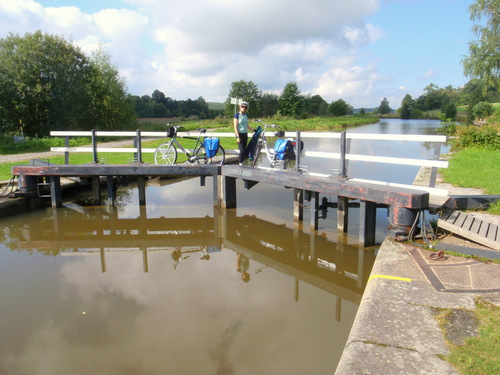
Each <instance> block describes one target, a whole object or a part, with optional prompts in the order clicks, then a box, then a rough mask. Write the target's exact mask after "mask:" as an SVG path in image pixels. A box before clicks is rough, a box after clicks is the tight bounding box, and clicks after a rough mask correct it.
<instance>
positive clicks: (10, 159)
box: [0, 139, 134, 163]
mask: <svg viewBox="0 0 500 375" xmlns="http://www.w3.org/2000/svg"><path fill="white" fill-rule="evenodd" d="M133 143H134V141H133V140H131V139H126V140H122V141H116V142H107V143H101V144H100V145H101V146H102V147H122V146H129V145H132V144H133ZM58 155H64V152H55V151H40V152H29V153H25V154H14V155H0V163H15V162H18V161H23V160H31V159H47V158H50V157H52V156H58Z"/></svg>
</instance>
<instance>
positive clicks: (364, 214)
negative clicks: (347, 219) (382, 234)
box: [359, 200, 377, 247]
mask: <svg viewBox="0 0 500 375" xmlns="http://www.w3.org/2000/svg"><path fill="white" fill-rule="evenodd" d="M359 221H360V222H359V243H360V244H361V245H362V246H365V247H366V246H373V245H375V229H376V227H377V225H376V224H377V223H376V221H377V203H376V202H370V201H364V200H362V201H360V205H359Z"/></svg>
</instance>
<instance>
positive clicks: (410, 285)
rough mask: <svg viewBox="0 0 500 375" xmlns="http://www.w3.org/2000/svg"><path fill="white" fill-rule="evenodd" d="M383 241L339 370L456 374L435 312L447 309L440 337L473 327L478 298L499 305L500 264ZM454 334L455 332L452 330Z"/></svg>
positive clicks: (463, 334)
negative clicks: (448, 316) (446, 325)
mask: <svg viewBox="0 0 500 375" xmlns="http://www.w3.org/2000/svg"><path fill="white" fill-rule="evenodd" d="M430 254H431V252H430V251H427V250H423V249H421V248H418V247H414V246H411V245H408V244H403V243H397V242H394V241H392V240H386V241H385V242H384V244H383V245H382V246H381V248H380V251H379V254H378V255H377V260H376V262H375V265H374V268H373V270H372V273H371V276H370V280H369V281H368V285H367V287H366V290H365V293H364V295H363V299H362V301H361V305H360V307H359V310H358V313H357V315H356V319H355V322H354V326H353V328H352V330H351V333H350V336H349V339H348V342H347V344H346V348H345V351H344V353H343V355H342V358H341V361H340V363H339V366H338V368H337V371H336V374H337V375H340V374H342V375H344V374H405V375H407V374H436V375H437V374H439V375H448V374H450V375H451V374H458V372H457V371H456V370H455V369H454V368H453V367H452V366H451V365H449V364H448V363H447V362H446V361H445V360H443V359H441V358H442V356H446V355H448V354H449V350H448V346H447V344H446V341H445V334H444V333H443V332H442V330H441V328H440V327H439V326H438V324H437V322H436V319H435V315H436V313H437V312H438V311H439V309H443V308H450V309H453V312H454V313H453V315H452V316H453V317H454V318H453V319H452V320H451V321H452V322H453V324H451V325H450V326H449V328H448V330H447V333H446V338H448V339H450V340H454V342H456V343H458V344H461V343H463V342H464V341H463V340H465V338H466V337H468V336H471V335H474V334H476V326H475V322H474V319H473V318H472V316H473V314H472V313H471V312H470V311H471V310H473V309H474V307H475V300H476V298H484V299H486V300H488V301H490V302H492V303H495V304H496V305H498V306H500V264H495V263H488V262H480V261H476V260H472V259H465V258H461V257H453V256H448V257H447V258H446V259H445V260H432V259H430V258H429V256H430ZM457 333H458V334H457Z"/></svg>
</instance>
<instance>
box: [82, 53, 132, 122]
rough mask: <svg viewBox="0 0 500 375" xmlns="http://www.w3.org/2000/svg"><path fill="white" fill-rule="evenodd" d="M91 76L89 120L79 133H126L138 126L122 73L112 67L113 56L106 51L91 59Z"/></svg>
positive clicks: (89, 78)
mask: <svg viewBox="0 0 500 375" xmlns="http://www.w3.org/2000/svg"><path fill="white" fill-rule="evenodd" d="M90 67H91V70H90V76H89V77H88V80H89V84H88V85H87V90H88V93H87V94H88V95H89V97H90V108H89V111H88V117H87V119H85V120H84V122H82V123H80V124H79V126H78V128H79V129H86V130H90V129H109V130H111V129H113V130H117V129H124V128H130V126H131V125H132V124H133V123H134V122H135V117H136V115H135V113H134V109H133V102H132V101H131V99H130V97H129V96H128V95H127V92H126V89H125V82H124V81H123V80H122V79H121V78H120V76H119V73H118V69H117V68H116V67H115V66H114V65H112V64H111V58H110V56H109V55H108V54H107V53H105V52H104V50H103V49H102V48H99V49H97V50H96V51H94V53H93V54H92V56H91V58H90Z"/></svg>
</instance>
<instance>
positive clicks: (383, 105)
mask: <svg viewBox="0 0 500 375" xmlns="http://www.w3.org/2000/svg"><path fill="white" fill-rule="evenodd" d="M391 111H392V109H391V107H389V101H388V100H387V98H384V99H382V101H381V102H380V106H379V107H378V113H380V114H381V115H386V114H388V113H391Z"/></svg>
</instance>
